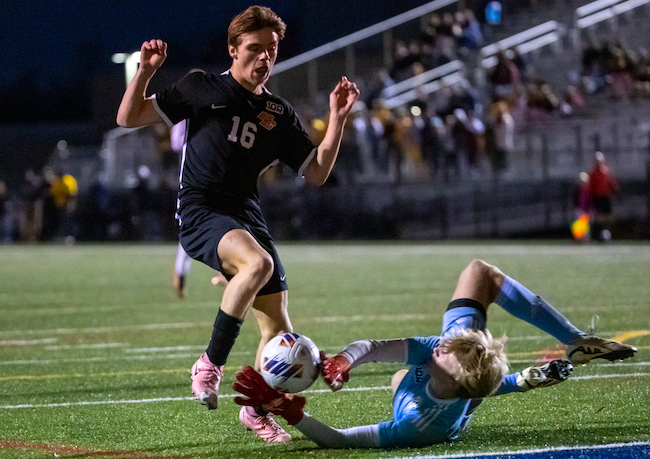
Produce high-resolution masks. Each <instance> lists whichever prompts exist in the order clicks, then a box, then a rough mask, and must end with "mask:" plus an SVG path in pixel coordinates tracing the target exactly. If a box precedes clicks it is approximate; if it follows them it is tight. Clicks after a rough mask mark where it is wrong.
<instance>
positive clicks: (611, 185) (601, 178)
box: [589, 151, 619, 242]
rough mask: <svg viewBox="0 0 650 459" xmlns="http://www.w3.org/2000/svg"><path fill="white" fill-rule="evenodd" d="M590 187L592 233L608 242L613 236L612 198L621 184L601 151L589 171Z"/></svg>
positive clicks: (596, 237)
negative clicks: (592, 210) (607, 164)
mask: <svg viewBox="0 0 650 459" xmlns="http://www.w3.org/2000/svg"><path fill="white" fill-rule="evenodd" d="M589 188H590V191H591V198H592V203H593V209H594V221H593V225H592V230H593V231H592V235H593V237H594V239H596V240H598V241H601V242H607V241H609V240H611V238H612V233H611V231H610V227H611V223H612V198H613V197H614V195H615V194H616V193H618V191H619V186H618V181H617V180H616V178H615V177H614V176H613V175H612V173H611V171H610V170H609V167H607V166H606V165H605V155H604V154H603V153H602V152H600V151H597V152H596V155H595V163H594V167H593V169H592V170H591V172H589Z"/></svg>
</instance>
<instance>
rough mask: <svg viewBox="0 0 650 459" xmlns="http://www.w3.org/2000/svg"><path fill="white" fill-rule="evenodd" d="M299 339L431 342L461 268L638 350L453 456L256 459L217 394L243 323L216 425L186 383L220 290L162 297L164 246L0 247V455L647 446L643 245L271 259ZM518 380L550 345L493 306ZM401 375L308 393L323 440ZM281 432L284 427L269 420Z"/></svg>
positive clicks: (494, 418)
mask: <svg viewBox="0 0 650 459" xmlns="http://www.w3.org/2000/svg"><path fill="white" fill-rule="evenodd" d="M279 251H280V255H281V256H282V259H283V263H284V266H285V269H286V271H287V280H288V282H289V285H290V300H289V303H290V312H291V317H292V320H293V324H294V327H295V330H296V331H298V332H301V333H304V334H306V335H308V336H309V337H311V338H312V339H313V340H314V341H315V342H316V344H317V345H318V346H319V347H320V348H321V349H323V350H325V351H326V352H328V353H335V352H337V351H338V350H340V349H341V348H342V347H343V346H344V345H346V344H348V343H349V342H351V341H353V340H356V339H359V338H396V337H408V336H414V335H430V334H438V333H439V331H440V326H441V316H442V312H443V311H444V308H445V307H446V304H447V302H448V301H449V298H450V296H451V294H452V292H453V289H454V286H455V282H456V279H457V276H458V274H459V273H460V271H461V270H462V269H463V267H464V266H465V265H466V264H467V263H468V262H469V261H470V260H471V259H472V258H475V257H479V258H483V259H485V260H486V261H488V262H490V263H494V264H496V265H497V266H499V267H500V268H501V269H502V270H503V271H504V272H506V273H507V274H509V275H511V276H513V277H515V278H516V279H518V280H519V281H520V282H522V283H523V284H525V285H526V286H528V287H529V288H530V289H531V290H533V291H535V292H536V293H538V294H540V295H542V296H544V297H545V298H546V299H547V300H549V301H550V302H551V303H553V304H554V305H555V306H556V307H557V308H558V309H559V310H561V311H562V312H564V313H565V314H566V315H567V316H568V317H569V318H570V320H571V321H572V322H573V323H574V324H575V325H576V326H578V327H579V328H581V329H583V330H584V329H586V328H587V327H588V325H589V324H590V322H591V317H592V315H594V314H597V315H598V316H600V322H599V326H598V334H599V335H600V336H603V337H607V338H616V339H622V340H625V341H626V342H628V343H630V344H633V345H635V346H636V347H637V348H638V349H639V352H638V353H637V356H636V357H635V358H634V359H630V360H627V361H625V362H624V363H618V364H609V363H603V364H594V363H592V364H590V365H587V366H581V367H578V368H576V370H575V371H574V374H573V377H572V378H571V380H569V381H567V382H565V383H563V384H560V385H559V386H555V387H551V388H547V389H540V390H535V391H531V392H528V393H526V394H510V395H507V396H503V397H499V398H493V399H489V400H487V402H485V403H483V405H481V407H480V408H479V409H478V410H477V411H476V415H475V417H474V419H473V421H472V424H471V425H470V428H469V429H468V431H467V433H466V435H465V436H464V438H463V439H462V440H461V441H458V442H456V443H453V444H443V445H438V446H435V447H431V448H427V449H418V450H392V451H381V450H378V451H368V450H359V451H345V452H342V451H331V450H330V451H328V450H320V449H317V448H316V447H315V445H314V444H313V443H312V442H310V441H308V440H306V439H305V438H304V437H303V436H302V434H300V433H299V432H298V431H296V430H295V429H293V428H291V427H289V428H288V430H289V432H290V433H291V434H292V435H293V437H294V440H293V442H292V443H291V444H290V445H288V446H284V445H273V446H269V445H267V444H265V443H263V442H262V441H260V440H258V439H257V438H256V437H255V436H253V435H252V434H250V433H248V432H246V431H245V430H244V428H243V427H242V426H241V424H240V423H239V421H238V419H237V413H238V408H239V407H238V406H237V405H235V403H234V402H233V401H232V393H233V391H232V389H231V388H230V386H231V384H232V381H233V378H234V374H235V372H236V371H238V370H239V369H241V368H242V366H244V365H246V364H252V363H253V358H254V352H255V350H256V347H257V342H258V340H259V332H258V329H257V325H256V323H255V320H254V318H253V317H252V316H251V317H249V319H248V320H247V321H246V322H245V323H244V327H243V329H242V333H241V335H240V337H239V339H238V341H237V343H236V345H235V348H234V349H233V353H232V354H231V356H230V359H229V361H228V364H227V367H226V373H225V380H224V382H222V392H221V393H222V395H223V397H222V399H221V403H220V406H219V409H218V410H216V411H210V412H208V410H206V409H205V407H203V406H201V405H200V404H199V403H198V402H196V401H194V400H192V398H191V395H192V394H191V392H190V377H189V368H190V367H191V366H192V364H193V363H194V361H195V360H196V359H197V357H198V356H199V355H200V354H201V353H202V352H203V350H204V349H205V347H206V345H207V342H208V340H209V338H210V333H211V330H212V323H213V321H214V317H215V315H216V312H217V308H218V304H219V299H220V296H221V292H222V290H221V289H220V288H219V287H215V286H212V285H211V284H210V278H211V274H212V272H211V270H210V269H209V268H207V267H205V266H202V265H200V264H198V263H195V264H194V265H193V267H192V271H191V273H190V276H189V281H188V291H187V297H186V299H185V300H182V301H181V300H178V299H177V298H176V297H175V295H174V292H173V290H172V288H171V283H170V281H171V273H172V269H173V263H174V257H175V253H176V246H175V245H173V244H169V245H150V246H147V245H79V246H74V247H63V246H40V245H36V246H4V247H0V457H1V458H3V459H5V458H52V457H55V456H58V457H130V458H148V457H197V458H208V457H210V458H240V457H241V458H252V457H260V458H279V457H282V458H303V457H309V458H326V457H351V458H376V457H406V456H414V455H423V454H428V455H442V454H445V453H447V454H461V453H481V452H489V451H514V450H524V449H535V448H546V447H553V446H559V445H563V446H574V445H596V444H607V443H616V442H633V441H642V442H647V441H648V440H650V419H649V417H650V416H649V415H648V413H649V412H650V369H648V365H649V362H650V245H648V244H619V243H615V244H612V245H609V246H597V245H590V246H575V245H573V244H571V243H570V242H566V243H561V242H559V243H552V244H541V243H536V244H497V243H487V244H474V243H472V244H368V245H363V244H362V245H354V244H342V245H335V244H323V245H299V244H296V245H292V244H280V245H279ZM488 327H489V328H490V330H491V331H492V332H493V334H495V335H501V334H503V333H507V335H508V336H509V338H510V339H509V341H508V355H509V357H510V359H511V368H512V369H513V370H520V369H522V368H524V367H526V366H528V365H529V364H530V363H531V362H534V361H535V360H536V359H537V358H539V357H540V356H542V355H554V354H553V353H557V352H558V351H559V348H558V343H557V342H556V341H555V340H554V339H553V338H552V337H550V336H547V335H545V334H544V333H543V332H541V331H539V330H537V329H536V328H534V327H532V326H530V325H528V324H525V323H523V322H520V321H518V320H517V319H515V318H513V317H511V316H509V315H508V314H507V313H505V312H503V311H502V310H501V309H500V308H499V307H498V306H496V305H493V306H492V307H491V309H490V311H489V314H488ZM399 368H400V366H399V365H387V364H381V365H379V364H377V365H365V366H363V367H360V368H358V369H355V370H353V372H352V374H351V380H350V383H349V384H348V386H347V387H349V388H357V389H359V390H356V391H341V392H337V393H331V392H328V391H325V390H324V389H325V386H324V384H323V383H322V382H321V381H317V382H316V384H314V385H313V386H312V387H311V388H310V390H309V391H307V393H306V396H307V398H308V405H307V409H308V411H309V412H310V413H311V414H312V415H313V416H315V417H316V418H318V419H320V420H322V421H324V422H326V423H328V424H330V425H332V426H334V427H351V426H354V425H360V424H369V423H377V422H380V421H383V420H388V419H390V417H391V403H390V392H389V390H388V389H387V386H388V385H389V383H390V377H391V375H392V374H393V372H394V371H395V370H397V369H399ZM281 422H282V421H281Z"/></svg>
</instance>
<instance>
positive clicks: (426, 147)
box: [419, 102, 444, 180]
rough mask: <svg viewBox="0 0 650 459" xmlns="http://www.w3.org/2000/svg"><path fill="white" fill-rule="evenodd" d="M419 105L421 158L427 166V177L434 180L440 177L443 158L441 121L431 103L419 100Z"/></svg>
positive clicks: (442, 128)
mask: <svg viewBox="0 0 650 459" xmlns="http://www.w3.org/2000/svg"><path fill="white" fill-rule="evenodd" d="M419 106H420V108H421V110H422V127H421V129H420V140H421V151H422V160H423V161H424V163H425V164H426V166H427V169H428V175H429V177H430V178H432V179H434V180H436V179H440V178H442V177H441V176H440V174H441V172H442V162H443V160H444V153H443V152H444V149H443V136H444V127H443V123H442V120H441V119H440V117H439V116H438V115H437V114H436V111H435V106H434V105H433V104H432V103H426V102H421V103H420V104H419Z"/></svg>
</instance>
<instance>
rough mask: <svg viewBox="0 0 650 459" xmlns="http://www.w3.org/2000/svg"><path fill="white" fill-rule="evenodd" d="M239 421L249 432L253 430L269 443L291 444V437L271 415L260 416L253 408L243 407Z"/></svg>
mask: <svg viewBox="0 0 650 459" xmlns="http://www.w3.org/2000/svg"><path fill="white" fill-rule="evenodd" d="M239 420H240V421H241V423H242V424H244V426H246V428H247V429H248V430H252V431H253V432H255V434H257V436H258V437H260V438H261V439H262V440H264V441H266V442H269V443H289V441H290V440H291V435H289V434H288V433H287V432H286V431H285V430H284V429H283V428H282V427H280V425H279V424H278V423H277V422H275V419H273V418H272V417H271V415H270V414H267V415H266V416H260V415H259V414H257V413H256V412H255V409H254V408H253V407H252V406H242V407H241V410H239Z"/></svg>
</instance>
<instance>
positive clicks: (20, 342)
mask: <svg viewBox="0 0 650 459" xmlns="http://www.w3.org/2000/svg"><path fill="white" fill-rule="evenodd" d="M56 340H57V338H45V339H32V340H24V339H16V340H5V341H0V346H31V345H35V344H52V343H56Z"/></svg>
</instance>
